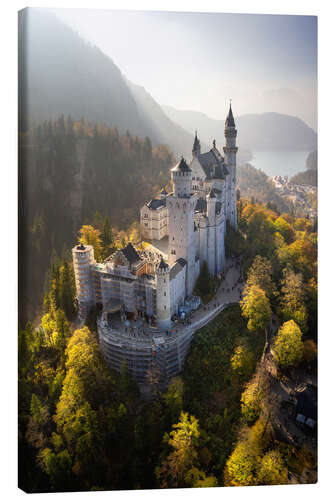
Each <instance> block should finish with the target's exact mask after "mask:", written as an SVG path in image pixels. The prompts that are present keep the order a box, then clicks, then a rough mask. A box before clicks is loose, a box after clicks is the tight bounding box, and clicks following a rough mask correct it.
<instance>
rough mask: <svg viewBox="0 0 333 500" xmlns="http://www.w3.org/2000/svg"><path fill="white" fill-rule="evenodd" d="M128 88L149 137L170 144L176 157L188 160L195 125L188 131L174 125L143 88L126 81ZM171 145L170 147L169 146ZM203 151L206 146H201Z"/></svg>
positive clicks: (190, 153)
mask: <svg viewBox="0 0 333 500" xmlns="http://www.w3.org/2000/svg"><path fill="white" fill-rule="evenodd" d="M126 82H127V85H128V88H129V90H130V92H131V94H132V96H133V98H134V100H135V102H136V105H137V109H138V112H139V115H140V117H141V118H142V120H143V121H144V122H145V124H146V126H148V127H149V128H150V133H149V136H150V137H155V138H157V141H158V142H159V143H167V144H170V147H172V149H173V151H174V153H175V154H176V155H184V156H186V157H188V158H190V157H191V156H190V155H192V146H193V138H194V130H195V125H193V124H192V128H191V129H190V130H189V131H186V130H184V128H182V127H181V126H180V125H177V124H176V123H174V122H173V121H172V120H171V119H170V118H169V117H168V116H167V115H166V114H165V113H164V111H163V110H162V108H161V106H160V105H159V104H158V103H157V102H156V101H155V100H154V99H153V98H152V96H151V95H150V94H149V93H148V92H147V91H146V89H145V88H144V87H141V86H139V85H135V84H134V83H132V82H130V81H128V80H127V81H126ZM171 145H172V146H171ZM203 148H204V149H206V148H207V149H208V146H206V145H205V144H203Z"/></svg>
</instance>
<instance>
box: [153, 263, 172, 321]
mask: <svg viewBox="0 0 333 500" xmlns="http://www.w3.org/2000/svg"><path fill="white" fill-rule="evenodd" d="M156 317H157V324H158V326H159V328H161V329H162V330H168V329H169V328H170V327H171V311H170V267H169V266H168V264H167V263H166V262H165V261H164V260H163V258H162V259H161V261H160V263H159V265H158V267H157V269H156Z"/></svg>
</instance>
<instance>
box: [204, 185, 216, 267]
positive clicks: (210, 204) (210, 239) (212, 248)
mask: <svg viewBox="0 0 333 500" xmlns="http://www.w3.org/2000/svg"><path fill="white" fill-rule="evenodd" d="M216 201H217V200H216V196H215V194H214V192H213V190H212V189H211V190H210V191H209V193H208V194H207V196H206V203H207V219H208V225H207V264H208V270H209V273H210V274H211V275H212V276H214V275H215V273H216V268H217V265H216V256H217V255H216V254H217V248H216V246H217V245H216V243H217V241H216V223H215V218H216Z"/></svg>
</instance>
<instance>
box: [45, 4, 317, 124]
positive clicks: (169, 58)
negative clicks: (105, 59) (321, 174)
mask: <svg viewBox="0 0 333 500" xmlns="http://www.w3.org/2000/svg"><path fill="white" fill-rule="evenodd" d="M55 12H56V13H57V15H58V17H59V18H60V19H62V20H63V21H65V22H66V23H68V24H70V25H71V26H72V27H73V28H74V30H75V31H77V32H78V33H79V34H80V35H81V36H82V37H83V38H85V39H86V40H89V41H90V42H92V43H93V44H94V45H97V46H98V47H99V48H100V49H101V50H103V52H105V53H106V54H107V55H109V56H110V57H111V58H112V60H113V61H114V63H115V64H116V65H117V66H118V67H119V69H120V70H121V71H122V73H123V74H124V75H125V76H126V77H127V78H128V79H129V80H131V81H132V82H134V83H136V84H139V85H142V86H144V87H145V89H146V90H147V91H148V92H149V93H150V94H151V95H152V97H153V98H154V99H155V100H156V101H157V102H158V103H159V104H167V105H170V106H173V107H175V108H178V109H190V110H195V111H202V112H203V113H206V114H208V115H209V116H211V117H212V118H224V117H225V113H226V108H227V106H228V101H229V98H232V100H233V108H234V113H235V114H236V115H241V114H245V113H258V112H259V113H261V112H265V111H277V112H281V113H288V114H291V115H295V116H299V117H300V118H302V119H303V120H304V121H305V122H306V123H308V124H309V125H310V126H311V127H313V128H315V129H316V128H317V124H316V120H317V19H316V18H315V17H310V16H274V15H254V14H252V15H247V14H243V15H240V14H206V13H168V12H135V11H112V10H90V9H87V10H85V9H57V10H56V11H55Z"/></svg>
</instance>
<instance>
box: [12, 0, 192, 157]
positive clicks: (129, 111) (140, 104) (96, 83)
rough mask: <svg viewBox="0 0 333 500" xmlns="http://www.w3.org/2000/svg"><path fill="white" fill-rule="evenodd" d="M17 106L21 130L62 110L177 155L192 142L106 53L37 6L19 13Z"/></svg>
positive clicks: (55, 115) (190, 135) (188, 149)
mask: <svg viewBox="0 0 333 500" xmlns="http://www.w3.org/2000/svg"><path fill="white" fill-rule="evenodd" d="M129 50H130V49H129ZM19 110H20V124H19V127H20V130H21V131H22V130H26V129H27V127H28V126H29V125H31V123H32V122H37V121H41V120H49V119H52V118H57V117H58V116H59V115H60V114H61V113H63V114H64V115H65V116H67V115H71V116H72V118H73V119H74V120H79V119H81V118H82V117H83V118H84V119H85V120H86V121H89V122H97V123H105V124H107V125H109V126H113V127H117V128H118V130H119V132H120V133H125V132H126V130H127V129H128V130H129V131H130V132H131V133H132V134H133V135H138V136H139V137H141V138H144V137H145V136H149V137H150V139H151V141H152V143H153V144H155V145H156V144H158V143H164V144H168V145H169V147H170V148H171V149H172V150H173V151H174V153H175V154H176V155H177V156H178V155H180V154H188V153H189V152H190V151H191V147H192V142H193V133H192V134H189V133H188V132H186V131H185V130H183V129H182V128H181V127H180V126H179V125H177V124H175V123H173V122H172V121H171V119H170V118H168V117H167V116H166V115H165V113H164V111H163V110H162V109H161V107H160V106H159V105H158V104H157V103H156V102H155V101H154V100H153V99H152V97H151V96H150V95H149V94H148V93H147V92H146V91H145V90H144V89H143V88H141V87H138V86H136V85H134V84H127V82H126V79H125V78H124V76H123V75H122V73H121V71H120V70H119V68H118V67H117V66H116V65H115V64H114V63H113V61H112V60H111V59H110V57H108V56H106V55H105V54H104V53H103V52H102V51H101V50H100V49H98V48H97V47H94V46H92V45H90V44H88V43H87V42H85V41H84V40H83V39H82V38H80V37H79V36H78V35H77V34H76V33H75V32H74V31H73V30H72V29H71V28H69V27H68V26H66V25H65V24H63V23H62V22H60V21H59V20H58V19H57V17H56V16H55V15H53V14H51V13H49V12H45V11H41V10H39V9H31V8H29V9H24V10H23V11H21V12H20V13H19ZM192 128H193V127H192ZM192 132H193V131H192Z"/></svg>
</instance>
